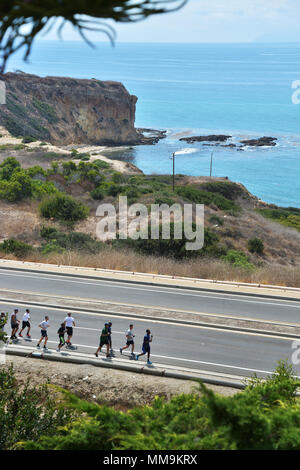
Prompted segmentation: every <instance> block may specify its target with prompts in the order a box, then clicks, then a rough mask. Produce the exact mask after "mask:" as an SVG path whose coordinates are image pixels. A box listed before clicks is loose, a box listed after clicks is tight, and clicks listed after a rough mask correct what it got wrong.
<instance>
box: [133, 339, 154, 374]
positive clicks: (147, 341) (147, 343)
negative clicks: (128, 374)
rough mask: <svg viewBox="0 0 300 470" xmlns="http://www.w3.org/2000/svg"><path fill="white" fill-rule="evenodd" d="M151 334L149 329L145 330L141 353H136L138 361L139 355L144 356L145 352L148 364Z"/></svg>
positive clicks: (149, 362)
mask: <svg viewBox="0 0 300 470" xmlns="http://www.w3.org/2000/svg"><path fill="white" fill-rule="evenodd" d="M152 339H153V336H152V335H151V331H150V330H146V335H145V336H144V341H143V347H142V351H143V352H142V353H141V354H137V355H136V357H135V358H136V360H137V361H138V359H139V357H141V356H144V355H145V354H147V355H148V360H147V364H148V365H149V366H150V365H151V364H152V362H151V361H150V343H152Z"/></svg>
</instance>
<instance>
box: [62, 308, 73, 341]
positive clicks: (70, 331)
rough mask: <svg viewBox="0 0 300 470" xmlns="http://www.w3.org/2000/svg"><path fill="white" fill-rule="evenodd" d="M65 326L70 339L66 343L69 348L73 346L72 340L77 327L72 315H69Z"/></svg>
mask: <svg viewBox="0 0 300 470" xmlns="http://www.w3.org/2000/svg"><path fill="white" fill-rule="evenodd" d="M64 325H65V327H66V330H67V335H68V339H67V341H66V343H67V346H72V343H71V338H72V336H73V326H75V321H74V318H73V317H72V316H71V313H68V314H67V316H66V318H65V321H64Z"/></svg>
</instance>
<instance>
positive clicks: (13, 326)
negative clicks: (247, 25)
mask: <svg viewBox="0 0 300 470" xmlns="http://www.w3.org/2000/svg"><path fill="white" fill-rule="evenodd" d="M18 312H19V310H18V309H17V308H16V309H15V310H14V313H12V315H11V317H10V324H11V336H10V339H18V338H17V337H16V333H17V331H18V329H19V325H20V322H19V320H18V316H17V315H18Z"/></svg>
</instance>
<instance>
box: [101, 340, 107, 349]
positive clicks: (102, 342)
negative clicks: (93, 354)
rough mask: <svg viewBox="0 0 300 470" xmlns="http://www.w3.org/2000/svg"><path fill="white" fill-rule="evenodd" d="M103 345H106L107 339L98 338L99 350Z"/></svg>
mask: <svg viewBox="0 0 300 470" xmlns="http://www.w3.org/2000/svg"><path fill="white" fill-rule="evenodd" d="M104 344H108V338H100V348H102V346H104Z"/></svg>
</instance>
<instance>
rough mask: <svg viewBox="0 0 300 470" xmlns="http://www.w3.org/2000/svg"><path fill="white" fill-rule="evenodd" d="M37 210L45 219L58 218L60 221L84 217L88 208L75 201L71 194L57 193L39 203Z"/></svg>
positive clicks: (75, 220)
mask: <svg viewBox="0 0 300 470" xmlns="http://www.w3.org/2000/svg"><path fill="white" fill-rule="evenodd" d="M39 211H40V214H41V216H42V217H45V218H46V219H54V220H60V221H62V222H77V221H78V220H82V219H85V218H86V217H87V216H88V214H89V208H88V207H86V206H84V205H83V204H81V203H80V202H77V201H76V200H75V199H74V198H73V197H72V196H69V195H67V194H63V193H58V194H54V195H51V196H49V197H47V198H45V199H43V201H42V202H41V203H40V205H39Z"/></svg>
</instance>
